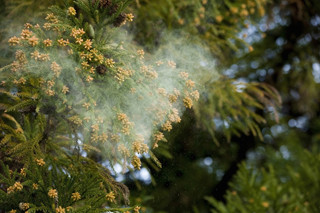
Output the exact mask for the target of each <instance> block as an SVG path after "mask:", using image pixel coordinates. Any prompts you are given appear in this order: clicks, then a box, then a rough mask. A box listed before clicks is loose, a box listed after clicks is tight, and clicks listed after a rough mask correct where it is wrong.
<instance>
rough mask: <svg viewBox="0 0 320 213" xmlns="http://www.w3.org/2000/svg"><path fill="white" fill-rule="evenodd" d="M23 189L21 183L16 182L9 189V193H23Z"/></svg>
mask: <svg viewBox="0 0 320 213" xmlns="http://www.w3.org/2000/svg"><path fill="white" fill-rule="evenodd" d="M22 189H23V185H22V184H21V183H20V182H15V183H14V184H13V186H9V187H8V188H7V193H8V194H11V193H13V192H17V191H21V190H22Z"/></svg>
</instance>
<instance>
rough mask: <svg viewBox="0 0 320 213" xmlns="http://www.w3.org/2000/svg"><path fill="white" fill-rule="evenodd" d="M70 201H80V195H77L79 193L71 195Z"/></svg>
mask: <svg viewBox="0 0 320 213" xmlns="http://www.w3.org/2000/svg"><path fill="white" fill-rule="evenodd" d="M71 199H72V200H73V201H77V200H80V199H81V195H80V193H79V192H75V193H72V195H71Z"/></svg>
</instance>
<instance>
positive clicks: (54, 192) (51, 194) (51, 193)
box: [48, 189, 58, 198]
mask: <svg viewBox="0 0 320 213" xmlns="http://www.w3.org/2000/svg"><path fill="white" fill-rule="evenodd" d="M48 195H49V197H50V198H58V192H57V190H56V189H50V190H49V192H48Z"/></svg>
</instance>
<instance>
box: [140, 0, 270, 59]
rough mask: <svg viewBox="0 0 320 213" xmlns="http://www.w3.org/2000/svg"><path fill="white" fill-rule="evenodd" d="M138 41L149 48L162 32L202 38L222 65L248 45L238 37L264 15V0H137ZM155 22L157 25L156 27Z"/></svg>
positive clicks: (157, 40) (158, 39)
mask: <svg viewBox="0 0 320 213" xmlns="http://www.w3.org/2000/svg"><path fill="white" fill-rule="evenodd" d="M136 3H137V5H136V7H137V20H136V21H135V24H136V26H137V29H138V30H137V35H136V39H137V40H138V41H139V42H141V43H143V44H146V45H147V46H148V47H150V49H153V48H154V44H157V43H158V42H159V41H161V39H160V38H161V37H162V31H164V30H169V31H178V33H179V32H180V31H184V32H188V33H190V34H192V35H193V36H195V37H199V38H200V39H201V40H202V42H204V43H206V45H208V46H209V48H210V50H211V51H212V54H213V55H214V56H215V58H219V59H220V62H222V61H224V60H226V61H227V60H228V58H230V55H231V54H233V53H234V51H238V50H239V49H240V48H242V47H243V46H246V47H248V48H249V49H250V50H251V47H249V44H246V42H245V41H244V40H243V37H241V36H242V35H241V36H239V34H240V33H241V30H242V29H243V28H244V27H248V26H249V24H254V23H255V19H256V18H259V17H261V16H263V15H264V14H265V10H264V6H265V5H266V1H265V0H258V1H251V0H244V1H236V2H234V1H220V0H215V1H207V0H185V1H179V0H166V1H162V2H161V4H159V2H158V1H156V0H138V1H136ZM154 23H157V24H156V26H155V24H154Z"/></svg>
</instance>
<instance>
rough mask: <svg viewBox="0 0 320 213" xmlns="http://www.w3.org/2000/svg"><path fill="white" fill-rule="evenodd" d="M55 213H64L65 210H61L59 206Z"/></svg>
mask: <svg viewBox="0 0 320 213" xmlns="http://www.w3.org/2000/svg"><path fill="white" fill-rule="evenodd" d="M56 213H66V210H65V208H62V207H61V206H59V207H57V208H56Z"/></svg>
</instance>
